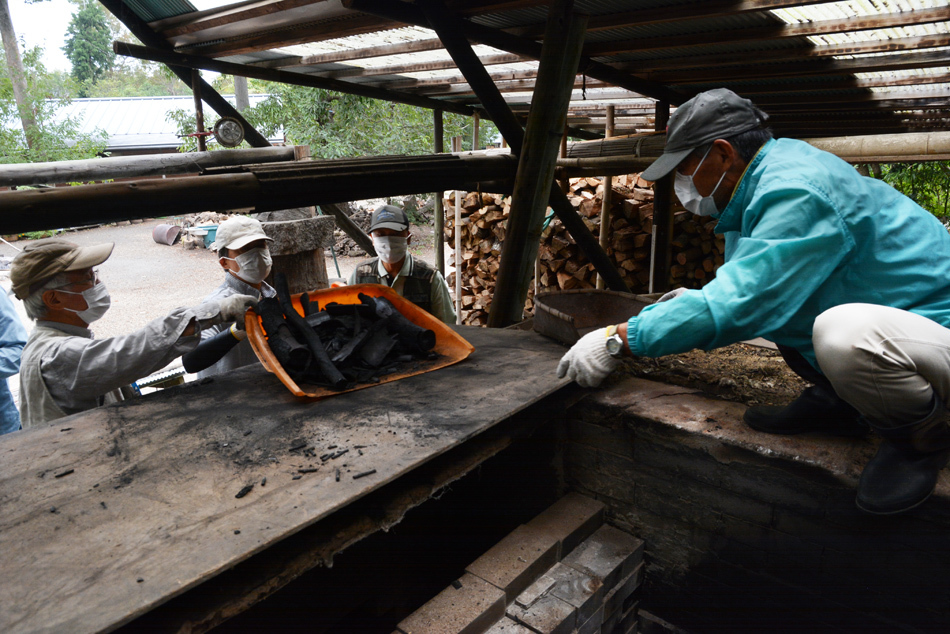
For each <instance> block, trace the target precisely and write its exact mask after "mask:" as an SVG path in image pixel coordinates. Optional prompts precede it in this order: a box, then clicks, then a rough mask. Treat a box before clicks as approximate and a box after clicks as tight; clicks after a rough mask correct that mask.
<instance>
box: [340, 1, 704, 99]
mask: <svg viewBox="0 0 950 634" xmlns="http://www.w3.org/2000/svg"><path fill="white" fill-rule="evenodd" d="M343 4H344V6H347V7H349V8H351V9H354V10H356V11H365V12H367V13H373V14H374V15H379V16H381V17H385V18H387V19H392V20H398V21H400V22H404V23H406V24H415V25H417V26H423V27H427V26H429V24H428V22H427V21H426V19H425V16H424V15H423V14H422V13H421V11H420V10H419V9H418V7H416V6H414V5H410V4H407V3H405V2H394V1H392V0H343ZM459 28H460V31H459V33H456V34H455V36H456V37H458V36H459V35H462V36H464V37H465V38H466V39H467V40H470V41H472V42H478V43H480V44H487V45H488V46H493V47H494V48H497V49H499V50H502V51H507V52H509V53H516V54H518V55H524V56H525V57H530V58H531V59H540V57H541V44H540V43H538V42H535V41H534V40H531V39H527V38H522V37H518V36H517V35H512V34H510V33H506V32H504V31H501V30H498V29H493V28H491V27H487V26H483V25H481V24H476V23H474V22H470V21H467V20H460V25H459ZM580 68H581V70H582V71H583V72H585V73H587V75H588V76H590V77H594V78H595V79H600V80H601V81H606V82H608V83H611V84H613V85H615V86H620V87H623V88H626V89H628V90H632V91H635V92H637V93H639V94H641V95H646V96H649V97H653V98H654V99H663V100H666V101H669V102H670V103H672V104H674V105H676V104H680V103H683V102H684V101H686V99H688V97H687V96H685V95H683V94H680V93H679V92H677V91H675V90H671V89H670V88H668V87H667V86H664V85H662V84H660V83H657V82H654V81H651V80H644V79H641V78H639V77H634V76H633V75H630V74H628V73H625V72H622V71H618V70H617V69H616V68H612V67H610V66H607V65H606V64H601V63H599V62H595V61H593V60H591V59H589V58H587V57H584V56H582V57H581V63H580Z"/></svg>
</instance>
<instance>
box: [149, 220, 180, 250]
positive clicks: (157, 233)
mask: <svg viewBox="0 0 950 634" xmlns="http://www.w3.org/2000/svg"><path fill="white" fill-rule="evenodd" d="M179 238H181V227H179V226H178V225H155V226H154V227H153V228H152V240H154V241H155V242H157V243H159V244H167V245H168V246H171V245H173V244H175V243H176V242H178V240H179Z"/></svg>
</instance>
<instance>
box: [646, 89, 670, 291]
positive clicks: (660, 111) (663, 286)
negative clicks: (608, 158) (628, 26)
mask: <svg viewBox="0 0 950 634" xmlns="http://www.w3.org/2000/svg"><path fill="white" fill-rule="evenodd" d="M669 120H670V103H669V102H668V101H657V102H656V123H655V128H656V130H658V131H659V130H665V129H666V124H667V123H668V122H669ZM653 192H654V196H653V248H652V250H651V254H650V288H649V292H651V293H661V292H666V291H668V290H670V263H671V258H672V251H673V246H672V241H673V211H672V209H673V175H672V174H668V175H667V176H664V177H663V178H661V179H660V180H658V181H657V182H656V183H654V185H653Z"/></svg>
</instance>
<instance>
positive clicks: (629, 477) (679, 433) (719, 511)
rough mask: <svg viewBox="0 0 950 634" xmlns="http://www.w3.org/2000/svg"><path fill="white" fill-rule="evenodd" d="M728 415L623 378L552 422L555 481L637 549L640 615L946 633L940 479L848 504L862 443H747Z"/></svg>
mask: <svg viewBox="0 0 950 634" xmlns="http://www.w3.org/2000/svg"><path fill="white" fill-rule="evenodd" d="M743 410H744V407H743V406H740V405H737V404H734V403H727V402H722V401H715V400H712V399H708V398H706V397H703V396H700V395H697V394H695V393H693V392H692V391H691V390H688V389H685V388H679V387H672V386H667V385H663V384H660V383H653V382H650V381H643V380H640V379H625V380H623V381H621V382H619V383H617V384H614V385H613V386H612V387H610V388H608V389H605V390H601V391H598V392H594V393H591V395H590V396H588V397H587V398H586V399H585V400H583V401H581V402H580V403H579V404H577V405H575V406H574V407H573V408H572V409H570V410H569V412H568V414H569V415H568V422H567V435H566V442H565V447H564V454H563V457H564V477H565V480H566V484H567V485H568V486H569V487H570V488H571V489H573V490H575V491H577V492H580V493H583V494H585V495H589V496H591V497H594V498H596V499H599V500H601V501H602V502H604V503H605V504H606V505H607V518H608V521H609V522H610V523H612V524H614V525H616V526H618V527H619V528H621V529H623V530H624V531H626V532H629V533H631V534H633V535H637V536H638V537H640V538H641V539H643V540H644V541H645V542H646V556H645V560H646V572H645V582H644V594H643V606H644V607H645V608H646V609H647V610H651V611H652V612H655V613H656V614H658V615H659V616H661V617H663V618H665V619H667V620H668V621H670V622H671V623H674V624H676V625H678V626H680V627H683V628H684V629H686V630H689V631H691V632H704V631H716V632H722V631H730V632H734V631H755V632H759V631H770V632H805V631H807V632H816V631H885V630H886V631H888V632H936V631H941V632H943V631H948V630H950V581H948V577H950V479H948V478H947V473H946V472H945V473H944V474H943V475H942V477H941V481H940V483H939V484H938V490H937V493H936V494H935V496H934V497H933V498H931V499H930V500H929V501H928V502H927V503H926V504H925V505H923V506H922V507H920V508H919V509H916V510H914V511H912V512H910V513H907V514H904V515H900V516H896V517H876V516H870V515H867V514H865V513H862V512H861V511H859V510H858V509H857V508H856V507H855V506H854V490H855V486H856V484H857V478H858V476H859V475H860V471H861V469H862V468H863V465H864V464H865V462H866V461H867V459H868V458H869V457H870V456H871V455H873V452H874V451H875V446H874V444H873V443H874V441H873V440H868V441H851V440H842V439H830V438H822V437H819V436H800V437H776V436H769V435H766V434H759V433H757V432H754V431H752V430H750V429H748V428H747V427H745V426H744V425H743V424H742V422H741V415H742V411H743Z"/></svg>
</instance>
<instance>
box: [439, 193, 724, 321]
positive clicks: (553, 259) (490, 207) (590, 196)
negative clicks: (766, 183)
mask: <svg viewBox="0 0 950 634" xmlns="http://www.w3.org/2000/svg"><path fill="white" fill-rule="evenodd" d="M612 190H613V192H612V202H611V205H610V210H609V218H610V231H609V234H608V246H607V255H608V256H610V258H611V259H612V260H613V262H614V265H615V266H616V267H617V270H619V271H620V273H621V275H622V276H623V277H624V281H625V282H626V283H627V286H629V287H630V289H631V291H633V292H634V293H647V292H649V283H650V248H651V239H652V232H653V190H652V188H651V185H650V183H647V182H646V181H644V180H642V179H640V178H639V177H638V175H636V174H633V175H627V176H616V177H614V179H613V188H612ZM603 191H604V190H603V182H602V179H600V178H577V179H571V180H570V183H569V188H568V192H567V196H568V199H569V200H570V201H571V204H572V205H573V207H574V208H575V209H576V210H577V211H578V213H579V214H580V216H581V218H582V219H583V220H584V223H585V224H586V225H587V227H588V228H589V229H590V230H591V232H592V233H593V234H594V235H595V236H599V235H600V211H601V207H602V203H603ZM454 203H455V196H454V192H450V193H449V194H447V198H446V201H445V210H446V212H445V215H446V219H445V239H446V242H447V244H448V246H449V248H453V247H454V245H455V209H454ZM510 205H511V199H510V197H505V196H501V195H498V194H485V193H478V192H468V193H466V194H464V195H463V196H461V220H462V221H461V255H460V257H459V259H458V261H459V262H460V267H459V268H460V270H461V272H462V321H463V323H466V324H471V325H484V324H485V323H486V322H487V319H488V310H489V307H490V306H491V298H492V295H493V293H494V289H495V276H496V274H497V272H498V267H499V265H500V262H501V248H502V243H503V242H504V239H505V225H506V222H507V220H508V213H509V211H510ZM547 215H548V218H547V219H546V220H545V224H544V229H543V230H542V232H541V244H540V247H539V252H538V264H537V266H536V269H535V270H536V272H537V291H538V292H544V291H553V290H571V289H578V288H581V289H583V288H595V287H596V280H597V274H596V272H595V271H594V269H593V266H592V265H591V264H590V262H589V261H588V260H587V258H586V257H585V256H584V254H583V253H582V252H581V250H580V248H579V247H578V246H577V244H575V242H574V239H573V238H572V237H571V235H570V234H569V233H568V232H567V230H566V229H565V228H564V226H563V225H562V224H561V221H560V220H558V218H557V217H555V216H553V214H552V212H551V210H550V209H548V211H547ZM715 226H716V221H715V220H712V219H709V218H703V217H700V216H696V215H693V214H691V213H689V212H688V211H686V210H684V209H683V208H682V207H674V230H673V241H672V242H673V262H672V266H671V269H670V283H671V286H672V287H674V288H675V287H680V286H683V287H687V288H699V287H701V286H702V285H703V284H705V283H706V282H708V281H709V280H710V279H712V278H713V276H714V275H715V271H716V269H717V268H718V267H719V266H720V265H721V264H722V262H723V253H724V242H723V238H722V236H716V235H715V234H714V233H713V228H714V227H715ZM451 261H452V264H453V265H454V263H455V254H454V253H453V254H452V260H451ZM448 282H449V288H451V289H454V288H455V286H454V284H455V281H454V273H453V274H450V275H449V280H448ZM533 291H534V284H533V285H532V288H531V290H530V291H529V294H528V301H527V302H526V305H525V312H526V313H527V314H532V313H533V295H534V293H533Z"/></svg>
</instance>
